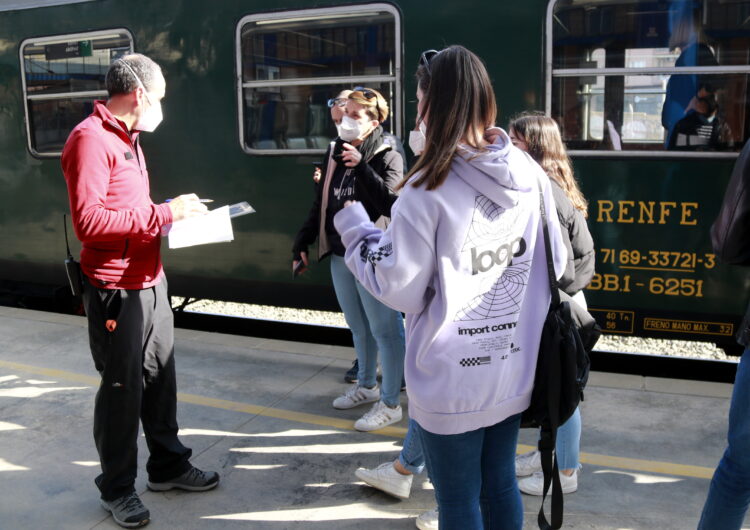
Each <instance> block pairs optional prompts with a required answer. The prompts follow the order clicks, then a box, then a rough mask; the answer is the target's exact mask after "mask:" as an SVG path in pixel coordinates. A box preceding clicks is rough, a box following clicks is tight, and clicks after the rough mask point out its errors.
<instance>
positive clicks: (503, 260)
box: [471, 237, 526, 275]
mask: <svg viewBox="0 0 750 530" xmlns="http://www.w3.org/2000/svg"><path fill="white" fill-rule="evenodd" d="M525 253H526V240H525V239H524V238H523V237H517V238H516V239H514V240H513V241H511V242H509V243H503V244H501V245H500V246H499V247H497V249H496V250H491V249H490V250H485V251H482V252H480V253H479V254H477V247H473V248H472V249H471V274H472V275H474V274H479V273H480V272H487V271H488V270H490V269H491V268H492V267H494V266H495V265H501V266H505V267H510V266H511V265H513V258H517V257H518V256H522V255H523V254H525Z"/></svg>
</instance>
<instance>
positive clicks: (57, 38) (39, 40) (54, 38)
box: [18, 28, 135, 158]
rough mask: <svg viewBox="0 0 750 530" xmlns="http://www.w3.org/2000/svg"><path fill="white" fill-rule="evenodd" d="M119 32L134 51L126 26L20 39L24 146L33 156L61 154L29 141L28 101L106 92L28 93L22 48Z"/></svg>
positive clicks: (29, 117) (94, 96)
mask: <svg viewBox="0 0 750 530" xmlns="http://www.w3.org/2000/svg"><path fill="white" fill-rule="evenodd" d="M115 32H117V33H121V34H123V35H125V36H127V37H128V38H129V39H130V53H134V51H135V39H134V38H133V33H132V32H131V31H130V30H129V29H127V28H110V29H100V30H95V31H85V32H81V33H61V34H58V35H51V36H45V37H30V38H28V39H24V40H22V41H21V44H20V46H19V47H18V58H19V61H20V64H21V90H22V91H23V95H22V97H23V112H24V119H25V120H26V147H27V148H28V150H29V152H30V153H31V155H32V156H34V157H35V158H59V157H60V156H62V151H60V152H49V151H45V152H40V151H37V150H36V148H35V147H34V146H33V145H32V142H31V116H30V114H29V103H30V102H31V101H49V100H58V99H77V98H89V97H93V98H100V97H103V98H107V97H108V93H107V91H106V90H81V91H78V92H60V93H58V94H31V95H29V94H28V92H27V87H26V63H25V62H24V48H25V47H26V46H27V45H28V44H29V43H34V44H53V43H62V42H71V41H75V40H89V39H92V38H94V37H97V36H103V35H112V34H113V33H115Z"/></svg>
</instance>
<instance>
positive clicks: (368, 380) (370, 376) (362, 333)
mask: <svg viewBox="0 0 750 530" xmlns="http://www.w3.org/2000/svg"><path fill="white" fill-rule="evenodd" d="M331 278H332V279H333V288H334V289H335V291H336V299H337V300H338V301H339V305H340V306H341V310H342V311H343V312H344V318H345V319H346V323H347V325H348V326H349V329H350V330H351V332H352V339H353V341H354V350H355V351H356V352H357V360H358V361H359V374H358V375H357V377H358V379H359V384H360V385H362V386H366V387H368V388H372V387H373V386H375V384H376V383H377V381H376V375H377V366H378V352H380V366H381V369H382V372H383V382H382V385H381V393H380V399H382V400H383V402H385V404H386V405H388V406H390V407H395V406H396V405H398V404H399V403H400V396H399V394H400V392H401V379H402V378H403V376H404V353H405V351H406V350H405V348H406V346H405V343H404V318H403V316H401V313H400V312H399V311H395V310H393V309H391V308H390V307H388V306H387V305H385V304H383V303H382V302H380V301H379V300H377V299H376V298H375V297H374V296H372V295H371V294H370V293H368V292H367V290H366V289H365V288H364V287H363V286H362V284H361V283H359V282H358V281H357V279H356V278H355V277H354V275H353V274H352V273H351V271H350V270H349V269H347V268H346V263H345V262H344V258H343V257H341V256H336V255H335V254H334V255H331Z"/></svg>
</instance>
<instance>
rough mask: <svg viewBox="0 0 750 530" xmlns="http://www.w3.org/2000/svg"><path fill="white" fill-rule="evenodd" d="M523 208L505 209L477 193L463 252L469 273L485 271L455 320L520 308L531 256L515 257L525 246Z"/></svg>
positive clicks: (487, 315)
mask: <svg viewBox="0 0 750 530" xmlns="http://www.w3.org/2000/svg"><path fill="white" fill-rule="evenodd" d="M522 211H523V208H519V207H516V208H514V209H512V210H511V211H509V212H507V213H506V212H505V209H504V208H502V207H501V206H498V205H497V204H495V203H494V202H492V201H491V200H490V199H488V198H487V197H485V196H484V195H479V196H477V198H476V200H475V206H474V215H473V216H472V219H471V225H470V226H469V231H468V233H467V235H466V241H465V242H464V246H463V250H462V253H463V254H464V255H465V254H466V253H470V255H471V272H472V274H482V275H484V277H483V278H482V287H480V290H481V294H480V295H479V296H475V297H473V298H472V299H471V301H470V302H469V303H468V304H467V305H466V306H464V307H462V308H461V309H460V310H459V311H458V313H456V317H455V318H454V321H477V320H486V319H489V318H495V317H501V316H506V315H515V314H517V313H518V312H519V311H520V310H521V301H522V300H523V293H524V292H525V290H526V285H527V284H528V280H529V271H530V268H531V261H530V260H528V259H525V260H522V261H519V259H518V258H519V257H521V256H523V254H525V252H526V247H527V243H526V240H525V239H524V238H523V232H524V230H525V228H526V226H525V225H526V223H525V219H523V218H522V216H521V213H522ZM503 214H505V215H503Z"/></svg>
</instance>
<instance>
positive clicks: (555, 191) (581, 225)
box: [549, 179, 596, 296]
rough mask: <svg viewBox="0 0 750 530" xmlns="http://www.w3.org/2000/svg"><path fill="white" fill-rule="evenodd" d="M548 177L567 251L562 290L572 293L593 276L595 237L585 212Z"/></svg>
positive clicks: (585, 284)
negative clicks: (592, 235) (590, 230)
mask: <svg viewBox="0 0 750 530" xmlns="http://www.w3.org/2000/svg"><path fill="white" fill-rule="evenodd" d="M549 180H550V182H551V183H552V196H553V197H554V199H555V206H556V207H557V216H558V218H559V219H560V231H561V232H562V236H563V241H564V243H565V248H566V249H567V251H568V264H567V265H566V267H565V272H564V273H563V275H562V278H560V280H559V282H558V283H559V284H560V289H562V290H563V291H564V292H565V293H566V294H568V295H570V296H573V295H575V294H576V293H577V292H578V291H580V290H581V289H583V288H585V287H586V286H587V285H588V284H589V282H591V278H593V276H594V261H595V257H596V252H595V250H594V240H593V239H592V237H591V233H590V232H589V227H588V225H587V224H586V218H585V217H584V216H583V213H582V212H581V211H580V210H578V209H577V208H576V207H575V206H573V203H572V202H571V201H570V199H569V198H568V196H567V195H566V194H565V191H564V190H563V189H562V188H561V187H560V185H559V184H558V183H557V182H555V180H554V179H549Z"/></svg>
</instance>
